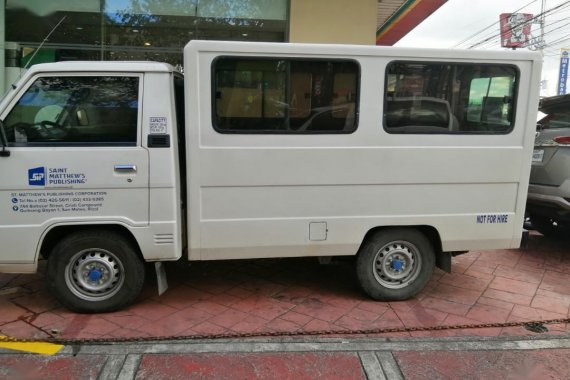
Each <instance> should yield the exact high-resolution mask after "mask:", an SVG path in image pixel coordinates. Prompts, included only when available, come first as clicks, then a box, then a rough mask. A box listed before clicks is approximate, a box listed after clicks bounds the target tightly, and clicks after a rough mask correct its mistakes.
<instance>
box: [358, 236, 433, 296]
mask: <svg viewBox="0 0 570 380" xmlns="http://www.w3.org/2000/svg"><path fill="white" fill-rule="evenodd" d="M434 268H435V253H434V250H433V246H432V244H431V242H430V241H429V240H428V239H427V238H426V236H425V235H424V234H422V233H421V232H420V231H418V230H413V229H401V228H397V229H387V230H384V231H380V232H378V233H376V234H375V235H374V236H372V237H371V238H369V239H367V241H366V242H365V243H364V245H363V247H362V249H361V251H360V252H359V254H358V257H357V261H356V273H357V276H358V280H359V282H360V286H361V287H362V289H363V290H364V291H365V292H366V293H367V294H368V295H369V296H370V297H372V298H374V299H376V300H382V301H400V300H405V299H409V298H411V297H414V296H415V295H416V294H418V293H419V292H420V291H422V289H423V288H424V287H425V286H426V284H427V283H428V281H429V280H430V278H431V276H432V273H433V270H434Z"/></svg>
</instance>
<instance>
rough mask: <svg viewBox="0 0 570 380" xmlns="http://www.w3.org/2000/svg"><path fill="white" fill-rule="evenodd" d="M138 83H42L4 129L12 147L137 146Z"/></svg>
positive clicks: (114, 79) (87, 79) (73, 79)
mask: <svg viewBox="0 0 570 380" xmlns="http://www.w3.org/2000/svg"><path fill="white" fill-rule="evenodd" d="M138 92H139V78H138V77H119V76H84V77H81V76H69V77H65V76H60V77H42V78H38V79H37V80H36V81H35V82H34V83H33V84H32V85H31V86H30V87H29V88H28V90H27V91H26V92H25V93H24V95H23V96H22V97H21V98H20V99H19V100H18V103H17V104H16V105H15V106H14V108H13V109H12V110H11V111H10V113H9V114H8V116H7V117H6V119H5V120H4V125H5V127H6V132H7V135H8V140H9V142H10V145H12V146H34V145H42V146H45V145H62V144H64V145H76V146H78V145H79V146H80V145H103V146H106V145H121V146H130V145H136V142H137V119H138V107H139V102H138Z"/></svg>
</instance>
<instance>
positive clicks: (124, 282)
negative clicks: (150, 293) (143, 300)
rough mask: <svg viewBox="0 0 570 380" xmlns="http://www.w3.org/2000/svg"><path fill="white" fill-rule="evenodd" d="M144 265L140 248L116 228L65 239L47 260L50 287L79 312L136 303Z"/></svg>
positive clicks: (112, 309) (63, 302) (57, 296)
mask: <svg viewBox="0 0 570 380" xmlns="http://www.w3.org/2000/svg"><path fill="white" fill-rule="evenodd" d="M144 279H145V267H144V262H143V260H142V259H141V258H140V257H139V255H138V252H137V249H136V248H135V247H133V245H132V244H131V242H130V241H129V240H127V239H125V238H124V237H123V236H122V235H120V234H119V233H116V232H113V231H105V230H97V231H81V232H77V233H74V234H71V235H68V236H67V237H65V238H63V239H62V240H61V241H60V242H59V243H58V244H57V245H56V246H55V247H54V249H53V250H52V252H51V254H50V255H49V259H48V263H47V280H48V287H49V289H50V290H51V292H52V293H53V294H54V295H55V297H56V298H57V300H58V301H59V302H60V303H61V304H62V305H63V306H65V307H67V308H68V309H70V310H72V311H75V312H79V313H103V312H110V311H115V310H119V309H122V308H124V307H126V306H127V305H130V304H131V303H133V302H134V301H135V300H136V298H137V297H138V296H139V294H140V293H141V291H142V288H143V285H144Z"/></svg>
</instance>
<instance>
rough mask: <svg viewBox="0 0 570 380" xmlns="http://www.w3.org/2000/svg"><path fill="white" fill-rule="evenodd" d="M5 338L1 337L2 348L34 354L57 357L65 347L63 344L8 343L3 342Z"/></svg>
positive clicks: (0, 346) (0, 344)
mask: <svg viewBox="0 0 570 380" xmlns="http://www.w3.org/2000/svg"><path fill="white" fill-rule="evenodd" d="M5 338H7V337H6V336H4V335H0V348H7V349H9V350H16V351H25V352H31V353H33V354H42V355H55V354H57V353H58V352H59V351H60V350H61V349H62V348H63V347H65V346H63V345H61V344H54V343H46V342H7V341H3V339H5ZM8 339H10V338H8Z"/></svg>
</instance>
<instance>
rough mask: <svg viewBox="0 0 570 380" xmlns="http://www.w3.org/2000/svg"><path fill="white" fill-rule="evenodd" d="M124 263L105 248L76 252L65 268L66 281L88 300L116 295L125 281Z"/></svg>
mask: <svg viewBox="0 0 570 380" xmlns="http://www.w3.org/2000/svg"><path fill="white" fill-rule="evenodd" d="M123 273H124V270H123V265H122V264H121V262H120V261H119V260H118V259H117V257H116V256H115V255H114V254H113V253H112V252H109V251H107V250H104V249H86V250H83V251H80V252H78V253H76V254H75V255H74V256H73V257H72V258H71V260H70V261H69V264H68V265H67V267H66V269H65V281H66V284H67V286H68V288H69V290H71V292H72V293H73V294H75V295H76V296H77V297H79V298H81V299H84V300H88V301H102V300H105V299H108V298H110V297H112V296H113V295H115V294H116V293H117V292H118V291H119V289H120V288H121V286H122V284H123V282H124V276H123Z"/></svg>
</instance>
